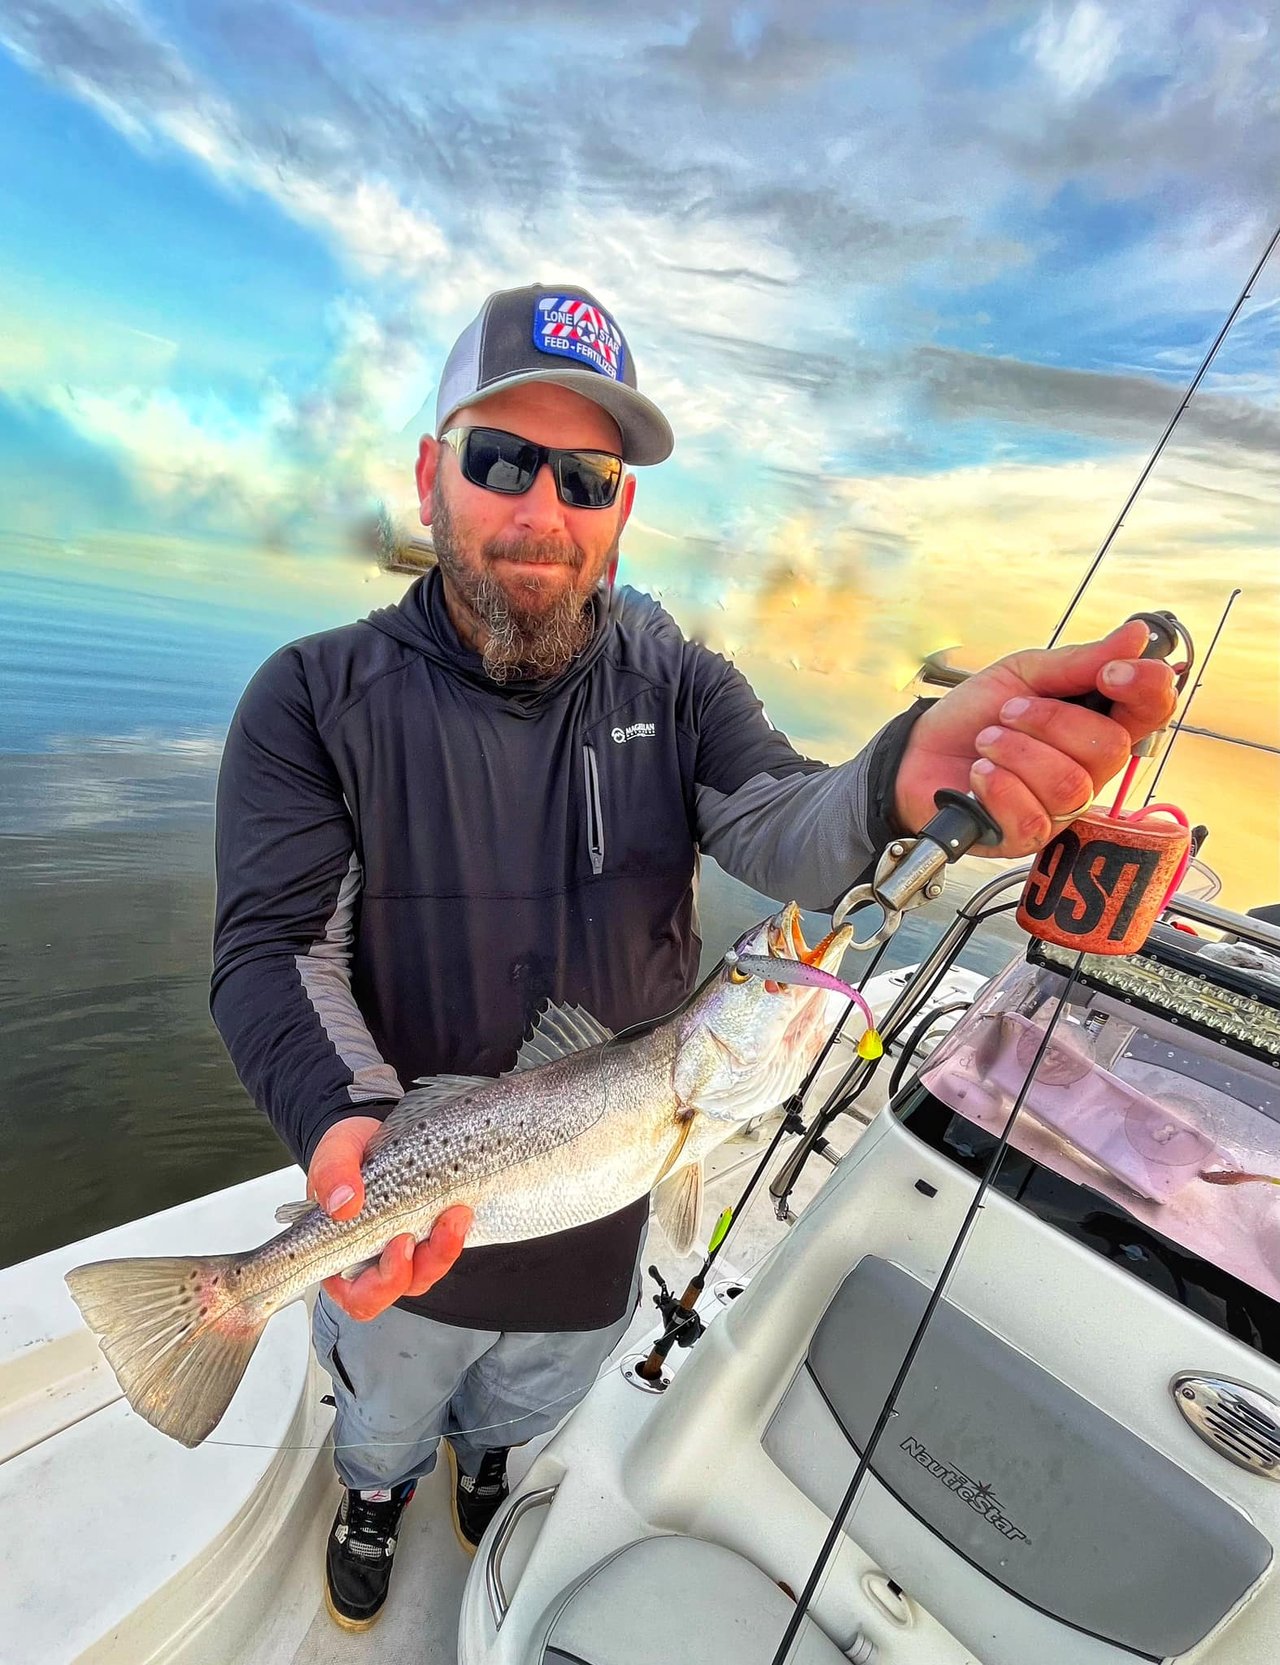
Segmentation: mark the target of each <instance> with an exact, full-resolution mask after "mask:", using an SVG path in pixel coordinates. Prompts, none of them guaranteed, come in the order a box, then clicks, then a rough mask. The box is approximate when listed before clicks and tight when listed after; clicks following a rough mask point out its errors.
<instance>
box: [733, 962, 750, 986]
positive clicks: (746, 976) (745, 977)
mask: <svg viewBox="0 0 1280 1665" xmlns="http://www.w3.org/2000/svg"><path fill="white" fill-rule="evenodd" d="M729 981H730V982H731V983H749V982H750V981H751V973H750V972H749V971H739V970H738V968H737V966H736V965H731V966H730V967H729Z"/></svg>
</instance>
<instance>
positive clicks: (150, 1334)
mask: <svg viewBox="0 0 1280 1665" xmlns="http://www.w3.org/2000/svg"><path fill="white" fill-rule="evenodd" d="M239 1266H240V1259H239V1257H238V1256H234V1255H210V1256H208V1257H206V1258H204V1259H171V1260H99V1261H94V1262H93V1263H92V1264H90V1265H88V1266H77V1267H75V1268H74V1269H73V1270H72V1271H70V1272H68V1273H67V1275H66V1282H67V1287H68V1288H69V1289H70V1291H71V1295H72V1299H73V1300H74V1301H75V1303H76V1305H77V1306H78V1307H79V1308H80V1311H81V1312H82V1313H83V1315H84V1319H85V1322H86V1323H87V1324H88V1326H89V1328H90V1329H91V1330H93V1331H94V1333H95V1334H96V1335H97V1336H98V1338H99V1342H100V1344H101V1347H102V1351H103V1352H104V1353H105V1354H106V1356H107V1359H108V1361H109V1362H110V1365H111V1368H112V1369H113V1370H114V1371H115V1373H116V1380H117V1381H118V1382H119V1383H120V1386H121V1387H122V1388H123V1390H124V1394H125V1397H126V1398H127V1399H128V1401H129V1403H130V1405H132V1406H133V1408H134V1410H135V1411H137V1413H138V1415H139V1416H141V1417H145V1418H146V1420H147V1421H148V1422H149V1423H150V1424H151V1426H152V1427H153V1428H158V1429H159V1430H160V1432H161V1433H162V1434H168V1435H170V1437H171V1438H173V1439H175V1440H180V1441H181V1442H182V1444H183V1445H187V1446H193V1445H199V1444H200V1442H201V1440H203V1439H205V1438H206V1437H207V1436H208V1435H209V1434H210V1433H211V1432H212V1431H213V1429H214V1428H215V1427H216V1426H217V1424H218V1422H219V1421H220V1420H221V1418H222V1415H223V1412H224V1411H225V1410H226V1408H227V1406H228V1405H229V1404H230V1403H231V1396H232V1395H233V1394H234V1393H235V1391H236V1388H237V1387H239V1385H240V1378H241V1377H242V1376H243V1375H244V1372H245V1367H246V1366H247V1365H248V1363H249V1360H250V1359H251V1358H252V1357H253V1350H254V1348H255V1347H256V1346H257V1345H258V1338H259V1337H260V1336H261V1334H262V1332H263V1329H264V1328H265V1327H266V1322H267V1318H268V1317H269V1316H270V1314H269V1313H260V1312H258V1311H257V1310H256V1305H257V1304H256V1303H254V1309H250V1308H249V1307H247V1306H246V1304H245V1303H244V1301H243V1299H242V1297H240V1295H239V1294H238V1293H237V1292H235V1291H234V1290H233V1289H232V1288H231V1287H230V1285H231V1284H232V1283H233V1282H234V1279H235V1275H236V1272H237V1271H238V1269H239Z"/></svg>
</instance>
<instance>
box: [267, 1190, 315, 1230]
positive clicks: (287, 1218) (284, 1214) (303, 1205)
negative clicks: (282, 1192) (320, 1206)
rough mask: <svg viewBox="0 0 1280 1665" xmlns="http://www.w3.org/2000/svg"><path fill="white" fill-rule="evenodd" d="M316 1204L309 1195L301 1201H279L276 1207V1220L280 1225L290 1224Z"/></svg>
mask: <svg viewBox="0 0 1280 1665" xmlns="http://www.w3.org/2000/svg"><path fill="white" fill-rule="evenodd" d="M316 1206H317V1204H315V1203H313V1202H312V1200H311V1198H310V1197H304V1198H303V1199H302V1201H301V1202H292V1203H281V1204H280V1206H279V1208H277V1209H276V1220H277V1222H278V1223H279V1224H280V1225H282V1226H291V1225H293V1224H294V1222H295V1221H297V1220H300V1219H301V1218H302V1216H303V1215H304V1214H310V1212H311V1210H312V1209H313V1208H315V1207H316Z"/></svg>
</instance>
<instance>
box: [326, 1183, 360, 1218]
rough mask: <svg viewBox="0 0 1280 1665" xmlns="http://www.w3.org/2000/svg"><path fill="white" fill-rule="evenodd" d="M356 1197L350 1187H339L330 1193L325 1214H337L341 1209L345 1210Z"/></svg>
mask: <svg viewBox="0 0 1280 1665" xmlns="http://www.w3.org/2000/svg"><path fill="white" fill-rule="evenodd" d="M354 1196H355V1192H354V1191H353V1190H352V1189H351V1187H350V1186H349V1185H339V1186H338V1187H337V1189H336V1190H334V1191H331V1192H330V1193H329V1200H328V1202H327V1203H326V1204H325V1205H324V1207H325V1213H326V1214H336V1213H337V1212H338V1210H339V1209H340V1208H345V1207H346V1205H347V1204H348V1203H349V1202H350V1201H351V1199H352V1197H354Z"/></svg>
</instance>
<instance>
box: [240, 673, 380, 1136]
mask: <svg viewBox="0 0 1280 1665" xmlns="http://www.w3.org/2000/svg"><path fill="white" fill-rule="evenodd" d="M216 850H217V885H218V896H217V912H216V919H215V924H214V939H213V981H212V987H211V993H210V1010H211V1011H212V1013H213V1020H214V1022H215V1023H216V1024H217V1026H218V1031H219V1033H220V1034H221V1036H222V1039H223V1041H224V1042H225V1043H226V1047H227V1050H228V1052H229V1053H230V1054H231V1060H232V1062H233V1063H234V1065H235V1067H236V1072H237V1074H238V1075H239V1077H240V1079H241V1081H242V1082H243V1083H244V1085H245V1087H246V1089H247V1090H248V1092H249V1093H250V1094H251V1095H252V1097H253V1100H254V1102H255V1104H257V1106H258V1108H259V1109H260V1110H262V1111H264V1112H265V1114H266V1115H267V1116H268V1118H269V1119H270V1121H271V1124H272V1126H273V1127H274V1128H275V1129H276V1131H277V1133H279V1135H280V1137H281V1138H282V1139H283V1140H284V1142H285V1144H286V1145H288V1147H289V1149H290V1150H291V1151H292V1152H293V1155H294V1156H295V1158H296V1159H297V1160H298V1162H299V1163H300V1164H301V1165H302V1167H303V1168H306V1167H307V1166H308V1165H309V1163H310V1160H311V1154H312V1152H313V1151H314V1149H315V1147H316V1144H317V1142H318V1141H319V1139H320V1136H321V1134H322V1133H324V1132H325V1130H326V1129H327V1128H329V1127H331V1126H332V1125H333V1124H334V1123H335V1122H337V1121H341V1120H342V1119H343V1118H344V1117H346V1116H352V1115H384V1114H385V1113H386V1111H387V1110H388V1109H389V1108H390V1106H391V1105H392V1104H393V1103H394V1102H395V1101H396V1100H398V1099H399V1098H400V1097H401V1096H402V1094H403V1089H402V1087H401V1085H400V1083H399V1081H398V1080H397V1078H396V1075H395V1072H394V1070H392V1069H391V1068H390V1067H389V1066H388V1065H387V1064H386V1063H385V1062H384V1061H383V1059H382V1057H381V1056H380V1054H379V1052H378V1049H377V1047H376V1046H375V1045H374V1042H373V1038H372V1036H371V1035H370V1034H369V1031H368V1028H367V1027H366V1025H365V1022H364V1019H363V1018H362V1017H361V1015H360V1010H359V1008H358V1006H357V1005H356V1002H355V999H354V997H353V995H352V992H351V946H352V942H353V940H354V934H355V933H354V926H355V917H356V909H357V907H358V906H359V898H360V883H361V871H360V863H359V861H358V859H357V853H356V849H355V838H354V833H353V829H352V824H351V817H350V815H349V813H348V811H347V806H346V803H345V801H344V798H343V794H342V787H341V783H340V782H339V779H338V775H337V771H336V769H335V767H334V763H333V759H332V757H331V756H330V754H329V752H328V750H327V749H326V747H325V745H324V742H323V740H322V739H321V737H320V734H319V732H318V730H317V726H316V722H315V716H314V713H313V710H312V704H311V699H310V693H309V690H308V687H307V682H306V676H305V673H304V669H303V666H302V662H301V659H300V656H299V654H298V653H297V651H296V649H293V648H285V649H283V650H282V651H281V652H280V653H278V654H276V655H275V656H274V657H273V658H272V659H269V660H268V661H267V663H266V664H265V665H264V666H263V667H262V669H261V670H260V671H259V672H258V673H257V675H256V676H255V677H254V679H253V681H252V682H251V683H250V684H249V687H248V688H247V689H246V691H245V694H244V697H243V698H242V699H241V701H240V705H239V707H238V708H237V710H236V714H235V716H234V717H233V719H232V722H231V728H230V732H229V733H228V735H227V742H226V747H225V749H224V751H223V755H222V766H221V769H220V771H219V775H218V801H217V830H216Z"/></svg>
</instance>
